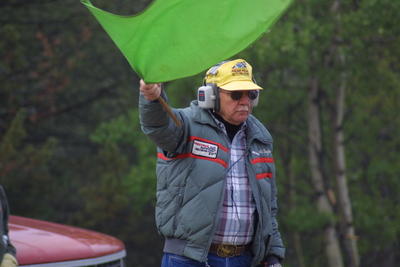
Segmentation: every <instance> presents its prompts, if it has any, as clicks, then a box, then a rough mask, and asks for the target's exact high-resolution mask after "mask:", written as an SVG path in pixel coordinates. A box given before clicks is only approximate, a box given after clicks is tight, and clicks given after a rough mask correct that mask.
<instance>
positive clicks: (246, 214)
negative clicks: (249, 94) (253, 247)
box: [213, 123, 256, 245]
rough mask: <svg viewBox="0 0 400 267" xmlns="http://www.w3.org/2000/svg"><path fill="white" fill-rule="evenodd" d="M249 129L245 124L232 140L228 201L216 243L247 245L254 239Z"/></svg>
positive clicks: (226, 200) (225, 199)
mask: <svg viewBox="0 0 400 267" xmlns="http://www.w3.org/2000/svg"><path fill="white" fill-rule="evenodd" d="M218 124H219V125H220V126H221V127H222V128H223V129H224V130H225V126H224V125H223V124H222V123H218ZM245 129H246V125H245V124H244V125H243V126H242V128H241V129H240V130H239V131H238V132H237V133H236V135H235V137H234V138H233V140H232V144H231V158H230V162H229V171H228V173H227V175H226V186H225V194H224V201H223V204H222V209H221V214H220V219H219V223H218V226H217V230H216V232H215V235H214V239H213V243H216V244H221V243H223V244H231V245H245V244H248V243H250V242H251V241H252V239H253V234H254V216H255V210H256V205H255V202H254V198H253V194H252V191H251V187H250V184H249V179H248V176H247V171H246V162H245V160H246V157H245V153H246V133H245ZM225 133H226V130H225Z"/></svg>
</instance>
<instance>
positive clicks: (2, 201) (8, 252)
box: [0, 185, 18, 267]
mask: <svg viewBox="0 0 400 267" xmlns="http://www.w3.org/2000/svg"><path fill="white" fill-rule="evenodd" d="M8 215H9V209H8V202H7V197H6V194H5V192H4V189H3V187H2V186H1V185H0V234H1V242H0V267H16V266H18V263H17V260H16V259H15V248H14V247H13V245H12V244H11V242H10V239H9V237H8Z"/></svg>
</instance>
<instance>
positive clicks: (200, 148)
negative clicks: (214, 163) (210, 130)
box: [192, 140, 218, 159]
mask: <svg viewBox="0 0 400 267" xmlns="http://www.w3.org/2000/svg"><path fill="white" fill-rule="evenodd" d="M217 153H218V146H217V145H213V144H210V143H206V142H202V141H199V140H194V141H193V148H192V154H194V155H198V156H203V157H207V158H212V159H215V158H216V157H217Z"/></svg>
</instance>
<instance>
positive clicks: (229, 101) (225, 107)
mask: <svg viewBox="0 0 400 267" xmlns="http://www.w3.org/2000/svg"><path fill="white" fill-rule="evenodd" d="M235 92H237V93H235V94H236V96H237V95H238V94H239V92H240V93H241V97H240V98H239V99H238V100H235V99H233V98H232V97H231V94H232V93H233V91H226V90H224V89H220V93H219V97H220V104H221V107H220V111H219V112H218V114H219V115H220V116H221V117H222V118H223V119H224V120H225V121H227V122H229V123H231V124H233V125H239V124H241V123H243V122H244V121H246V120H247V118H248V117H249V115H250V114H251V111H252V108H253V107H252V103H251V101H252V100H251V99H250V98H249V95H248V93H249V91H235ZM253 93H254V91H253ZM257 93H258V92H257ZM234 98H237V97H234Z"/></svg>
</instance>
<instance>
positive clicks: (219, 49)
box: [81, 0, 291, 83]
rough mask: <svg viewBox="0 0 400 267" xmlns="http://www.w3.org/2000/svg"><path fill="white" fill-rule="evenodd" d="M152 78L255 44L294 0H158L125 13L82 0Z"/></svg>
mask: <svg viewBox="0 0 400 267" xmlns="http://www.w3.org/2000/svg"><path fill="white" fill-rule="evenodd" d="M81 2H82V3H83V4H84V5H85V6H86V7H87V8H88V9H89V10H90V12H91V13H92V14H93V15H94V16H95V18H96V19H97V21H98V22H99V23H100V25H101V26H102V27H103V29H104V30H105V31H106V32H107V33H108V35H109V36H110V38H111V39H112V40H113V41H114V43H115V44H116V46H117V47H118V48H119V49H120V51H121V52H122V54H123V55H124V56H125V58H126V59H127V60H128V62H129V64H130V66H131V67H132V68H133V70H134V71H136V72H137V74H138V75H139V76H140V77H141V78H142V79H144V80H145V82H147V83H155V82H166V81H171V80H175V79H179V78H183V77H187V76H192V75H195V74H197V73H199V72H201V71H204V70H205V69H207V68H209V67H210V66H212V65H214V64H216V63H217V62H219V61H222V60H225V59H227V58H229V57H231V56H233V55H235V54H237V53H239V52H240V51H242V50H243V49H245V48H246V47H247V46H249V45H250V44H251V43H252V42H254V41H255V40H256V39H257V38H259V37H260V36H261V35H262V34H263V33H264V32H266V31H267V30H268V29H269V28H270V27H271V26H272V25H273V24H274V23H275V22H276V21H277V19H278V18H279V17H280V16H281V15H282V14H283V12H284V11H285V10H286V8H287V7H288V6H289V4H290V2H291V0H217V1H216V0H155V1H154V2H153V3H152V4H151V5H150V6H149V7H148V8H147V9H146V10H145V11H144V12H142V13H140V14H138V15H133V16H121V15H116V14H112V13H110V12H107V11H104V10H101V9H99V8H97V7H95V6H94V5H93V4H92V3H91V2H90V0H81Z"/></svg>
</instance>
